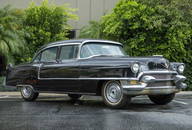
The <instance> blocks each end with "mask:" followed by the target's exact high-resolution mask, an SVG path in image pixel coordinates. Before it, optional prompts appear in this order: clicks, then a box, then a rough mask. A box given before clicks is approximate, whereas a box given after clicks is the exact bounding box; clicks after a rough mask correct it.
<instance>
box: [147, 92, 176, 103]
mask: <svg viewBox="0 0 192 130" xmlns="http://www.w3.org/2000/svg"><path fill="white" fill-rule="evenodd" d="M148 97H149V99H150V100H151V101H152V102H154V103H155V104H158V105H165V104H168V103H170V102H171V101H172V100H173V99H174V97H175V93H172V94H166V95H149V96H148Z"/></svg>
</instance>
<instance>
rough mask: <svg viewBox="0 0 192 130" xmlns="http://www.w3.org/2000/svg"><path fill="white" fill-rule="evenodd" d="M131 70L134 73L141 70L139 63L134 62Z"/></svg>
mask: <svg viewBox="0 0 192 130" xmlns="http://www.w3.org/2000/svg"><path fill="white" fill-rule="evenodd" d="M131 71H132V72H133V73H135V74H136V73H138V72H139V71H140V65H139V64H138V63H134V64H132V65H131Z"/></svg>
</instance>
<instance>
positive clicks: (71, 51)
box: [59, 45, 78, 61]
mask: <svg viewBox="0 0 192 130" xmlns="http://www.w3.org/2000/svg"><path fill="white" fill-rule="evenodd" d="M77 53H78V45H66V46H62V47H61V53H60V57H59V59H60V60H61V61H63V60H69V59H75V58H77Z"/></svg>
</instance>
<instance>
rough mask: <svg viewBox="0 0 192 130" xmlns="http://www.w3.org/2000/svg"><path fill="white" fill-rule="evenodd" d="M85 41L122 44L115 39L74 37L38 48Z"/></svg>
mask: <svg viewBox="0 0 192 130" xmlns="http://www.w3.org/2000/svg"><path fill="white" fill-rule="evenodd" d="M87 42H106V43H112V44H119V45H121V46H122V44H121V43H119V42H115V41H109V40H99V39H74V40H63V41H56V42H51V43H48V44H46V45H44V46H42V47H41V48H40V49H39V50H41V49H44V48H47V47H51V46H60V45H67V44H71V43H77V44H84V43H87Z"/></svg>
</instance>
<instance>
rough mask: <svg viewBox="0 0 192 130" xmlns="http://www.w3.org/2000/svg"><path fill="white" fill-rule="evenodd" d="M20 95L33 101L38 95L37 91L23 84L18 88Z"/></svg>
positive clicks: (26, 99)
mask: <svg viewBox="0 0 192 130" xmlns="http://www.w3.org/2000/svg"><path fill="white" fill-rule="evenodd" d="M20 91H21V96H22V98H23V99H24V100H25V101H34V100H35V99H37V97H38V96H39V93H37V92H34V90H33V88H32V87H30V86H23V87H21V88H20Z"/></svg>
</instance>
